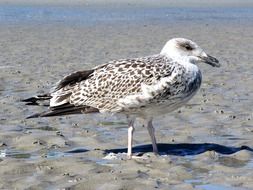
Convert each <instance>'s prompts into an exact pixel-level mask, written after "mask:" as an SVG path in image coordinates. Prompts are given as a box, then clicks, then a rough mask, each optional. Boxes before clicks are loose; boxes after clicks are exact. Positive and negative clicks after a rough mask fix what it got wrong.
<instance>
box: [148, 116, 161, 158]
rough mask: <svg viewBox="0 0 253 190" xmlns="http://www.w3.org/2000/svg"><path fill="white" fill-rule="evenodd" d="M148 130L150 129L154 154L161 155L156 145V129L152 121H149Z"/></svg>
mask: <svg viewBox="0 0 253 190" xmlns="http://www.w3.org/2000/svg"><path fill="white" fill-rule="evenodd" d="M147 128H148V133H149V135H150V137H151V141H152V147H153V152H154V153H155V154H159V152H158V148H157V145H156V138H155V129H154V127H153V124H152V119H151V120H149V121H148V126H147Z"/></svg>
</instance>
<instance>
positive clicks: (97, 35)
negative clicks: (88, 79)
mask: <svg viewBox="0 0 253 190" xmlns="http://www.w3.org/2000/svg"><path fill="white" fill-rule="evenodd" d="M33 8H34V7H32V8H31V7H30V9H31V10H32V11H33ZM93 8H94V7H93ZM57 10H58V9H57ZM64 10H65V9H64ZM85 10H87V9H86V8H85ZM94 10H97V12H96V14H95V15H93V16H94V17H92V18H91V19H90V20H84V21H81V20H82V18H83V16H84V17H85V19H86V16H87V17H88V16H89V15H82V14H81V16H80V17H74V18H75V19H74V20H71V19H72V18H73V15H72V13H69V14H68V16H67V18H64V17H62V16H59V15H58V16H59V17H57V15H53V16H52V15H51V17H50V16H45V15H44V16H43V14H42V16H39V17H33V14H30V17H25V19H24V20H23V22H22V20H20V17H16V18H15V19H14V18H13V17H14V16H13V15H9V17H8V15H7V17H8V18H9V20H8V22H7V21H3V18H7V17H6V15H2V17H1V15H0V20H1V23H2V24H1V27H0V52H1V54H0V80H1V83H0V95H1V96H0V106H1V109H0V189H129V190H130V189H178V190H179V189H180V190H181V189H183V190H184V189H185V190H188V189H204V190H210V189H216V190H220V189H222V190H227V189H238V190H240V189H252V188H253V180H252V179H253V172H252V171H253V151H252V149H251V148H253V138H252V136H253V113H252V107H253V101H252V94H253V85H252V81H253V75H252V73H253V64H252V55H251V54H252V51H251V50H252V49H253V40H252V39H253V25H252V24H250V23H252V18H251V17H250V13H247V11H249V10H250V8H245V9H241V8H239V9H236V11H237V12H236V11H235V12H236V13H237V14H232V13H231V12H229V11H228V12H226V11H225V12H223V11H221V10H220V9H218V10H216V9H214V10H216V11H217V12H216V13H215V11H214V10H211V11H210V12H207V13H206V12H205V11H206V9H205V8H204V10H205V11H204V12H203V8H200V9H190V10H189V9H187V8H184V9H172V10H170V11H168V13H171V12H173V11H174V12H173V13H175V15H174V17H173V19H177V20H176V21H177V22H174V20H171V18H168V16H166V14H165V13H166V11H165V12H164V10H163V9H159V8H156V7H155V8H152V9H150V7H149V8H146V7H145V6H144V7H142V8H136V9H135V10H140V11H143V12H142V13H143V14H138V13H133V11H132V10H131V9H129V10H128V9H127V10H126V11H122V12H123V13H122V14H121V13H120V11H116V13H115V14H112V13H113V12H111V10H113V9H109V10H110V11H109V12H108V9H101V8H100V9H96V7H95V9H94ZM122 10H123V9H122ZM180 10H181V11H184V12H181V13H178V15H177V14H176V12H177V11H180ZM193 10H194V11H195V14H191V13H192V12H191V11H193ZM196 10H198V11H199V13H196ZM201 10H202V12H201ZM225 10H226V9H225ZM79 11H80V10H79ZM127 11H128V12H127ZM131 11H132V12H131ZM242 11H243V12H242ZM14 12H15V11H14ZM42 12H43V11H42ZM56 12H57V11H56ZM134 12H135V11H134ZM43 13H44V14H46V13H45V12H43ZM131 13H132V15H135V17H131V16H129V17H128V16H127V15H128V14H130V15H131ZM48 14H49V15H50V12H49V13H48ZM48 14H46V15H48ZM52 14H54V13H52ZM56 14H58V13H56ZM73 14H74V15H76V12H74V13H73ZM101 14H102V15H105V16H104V17H103V18H102V19H101V17H99V18H97V17H98V16H99V15H101ZM199 14H200V15H201V14H203V15H207V16H206V17H205V18H204V19H203V20H201V16H198V15H199ZM227 14H228V15H227ZM230 14H231V15H230ZM143 15H146V16H143ZM157 15H158V16H157ZM189 15H190V16H191V15H193V16H192V17H189ZM232 15H234V16H233V17H232V19H231V16H232ZM3 16H5V17H3ZM172 16H173V15H172V13H171V15H169V17H172ZM44 17H46V19H44ZM135 18H136V19H135ZM250 18H251V20H250ZM178 36H179V37H186V38H190V39H193V40H194V41H195V42H197V43H198V44H199V45H200V46H201V47H202V48H203V49H205V50H206V52H208V53H209V54H210V55H213V56H215V57H217V58H219V60H220V62H221V63H222V67H221V68H212V67H210V66H208V65H204V64H203V65H199V67H200V68H201V70H202V74H203V83H202V87H201V89H200V91H199V92H198V94H197V95H196V96H195V97H194V98H193V99H192V100H191V101H190V102H189V104H188V105H187V106H185V107H183V108H180V109H179V110H177V111H175V112H173V113H170V114H167V115H165V116H161V117H160V118H156V119H155V120H154V125H155V126H156V136H157V141H158V142H159V143H160V144H159V145H158V146H159V149H160V151H161V156H155V155H153V154H152V153H151V145H150V139H149V136H148V132H147V130H146V129H145V128H143V127H141V125H137V126H136V132H135V134H134V145H135V148H134V152H135V154H136V155H138V156H139V158H136V159H132V160H126V158H125V155H124V154H122V153H121V152H125V151H126V144H127V127H126V126H127V123H126V120H125V117H124V116H121V115H99V114H90V115H75V116H64V117H54V118H39V119H30V120H26V119H25V117H26V116H28V115H30V114H32V113H35V112H40V111H43V110H44V109H45V107H33V106H29V107H28V106H25V105H24V103H22V102H20V100H21V99H23V98H26V97H30V96H32V95H34V94H37V93H44V92H47V91H48V90H49V89H50V88H51V87H52V86H53V84H54V83H55V82H56V81H58V80H59V79H60V78H61V77H62V76H64V75H65V74H68V73H70V72H72V71H75V70H83V69H88V68H90V67H93V66H95V65H97V64H103V63H105V62H106V61H109V60H112V59H118V58H127V57H129V58H131V57H138V56H144V55H151V54H156V53H158V52H159V51H160V49H161V48H162V46H163V45H164V43H165V42H166V41H167V40H168V39H170V38H172V37H178Z"/></svg>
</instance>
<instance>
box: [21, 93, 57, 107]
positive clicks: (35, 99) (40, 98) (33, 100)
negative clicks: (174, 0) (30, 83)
mask: <svg viewBox="0 0 253 190" xmlns="http://www.w3.org/2000/svg"><path fill="white" fill-rule="evenodd" d="M51 98H52V96H51V95H50V94H43V95H37V96H33V97H30V98H27V99H23V100H21V101H22V102H26V105H41V104H40V101H45V100H50V99H51Z"/></svg>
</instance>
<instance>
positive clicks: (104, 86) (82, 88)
mask: <svg viewBox="0 0 253 190" xmlns="http://www.w3.org/2000/svg"><path fill="white" fill-rule="evenodd" d="M92 71H93V72H90V73H89V75H88V76H87V77H86V78H85V80H82V81H78V82H76V83H74V84H70V85H69V84H67V85H65V86H63V87H61V88H59V86H60V85H62V84H63V83H64V82H65V80H66V78H65V79H63V80H62V81H59V83H58V85H57V86H56V88H55V89H56V90H54V92H53V93H51V96H52V97H53V98H52V99H51V102H50V106H51V107H54V106H60V105H62V104H66V103H70V104H73V105H75V106H90V107H94V108H97V109H98V110H99V111H100V112H121V111H128V112H129V111H130V109H132V108H134V109H135V110H136V108H140V107H141V108H142V109H144V108H145V107H149V106H152V104H157V103H161V102H163V103H164V102H166V101H170V100H173V101H172V103H175V101H179V102H180V103H181V102H182V101H183V100H184V99H185V98H186V97H188V96H189V95H190V94H191V93H194V92H195V91H196V90H197V89H198V88H199V86H200V83H201V74H200V72H199V71H197V72H199V73H197V75H196V79H195V81H194V80H193V81H192V79H191V78H190V76H189V77H187V74H188V73H187V70H186V68H184V67H183V66H182V65H180V64H178V63H177V62H174V61H173V60H172V59H170V58H167V57H166V56H163V55H159V54H158V55H154V56H149V57H143V58H136V59H122V60H115V61H110V62H109V63H107V64H104V65H101V66H98V67H95V68H94V69H92ZM85 74H86V73H85ZM70 76H71V75H70ZM172 76H173V78H172ZM68 77H69V76H68ZM164 79H169V81H166V82H165V83H164V85H163V86H161V87H159V88H158V89H156V90H151V91H150V97H148V98H145V97H144V98H143V96H142V94H143V89H145V88H144V87H143V86H144V85H145V86H146V88H149V87H152V86H155V85H157V84H158V83H159V82H161V81H162V80H164ZM191 83H194V87H193V88H189V86H190V85H191ZM131 96H132V99H133V102H134V103H131V102H127V101H124V99H125V98H127V97H131ZM134 96H135V97H134Z"/></svg>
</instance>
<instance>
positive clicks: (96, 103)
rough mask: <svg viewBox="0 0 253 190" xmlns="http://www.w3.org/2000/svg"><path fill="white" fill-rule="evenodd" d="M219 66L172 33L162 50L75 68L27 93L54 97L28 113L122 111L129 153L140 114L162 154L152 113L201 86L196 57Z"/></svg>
mask: <svg viewBox="0 0 253 190" xmlns="http://www.w3.org/2000/svg"><path fill="white" fill-rule="evenodd" d="M200 62H204V63H207V64H210V65H212V66H214V67H219V66H220V64H219V61H218V60H217V59H216V58H214V57H212V56H210V55H208V54H206V53H205V52H204V51H203V50H202V49H201V48H200V47H199V46H198V45H197V44H196V43H194V42H193V41H191V40H188V39H184V38H173V39H171V40H169V41H168V42H167V43H166V44H165V46H164V47H163V49H162V51H161V52H160V54H156V55H152V56H147V57H141V58H134V59H120V60H114V61H110V62H108V63H106V64H103V65H99V66H97V67H95V68H93V69H90V70H83V71H77V72H74V73H71V74H70V75H68V76H66V77H64V78H63V79H62V80H60V81H59V82H58V83H57V84H56V86H55V87H54V88H53V90H52V91H51V92H50V93H48V94H45V95H40V96H36V97H32V98H28V99H25V100H24V101H26V102H29V104H36V103H37V101H41V100H50V106H49V110H48V111H45V112H42V113H38V114H34V115H32V116H30V117H28V118H34V117H48V116H60V115H67V114H77V113H84V114H86V113H93V112H101V113H103V112H109V113H124V114H125V115H127V117H128V123H129V124H128V151H127V155H128V157H131V156H132V142H133V132H134V121H135V119H136V118H137V117H138V118H142V119H144V120H145V121H146V126H147V129H148V132H149V135H150V137H151V141H152V147H153V152H154V153H157V154H158V149H157V145H156V138H155V135H154V128H153V125H152V119H153V117H155V116H157V115H161V114H165V113H169V112H171V111H174V110H175V109H177V108H179V107H181V106H182V105H184V104H185V103H186V102H188V101H189V100H190V99H191V98H192V97H193V96H194V95H195V94H196V92H197V91H198V89H199V87H200V84H201V72H200V70H199V68H198V67H197V65H196V64H197V63H200Z"/></svg>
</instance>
